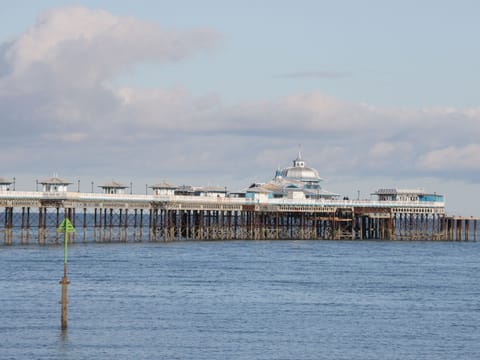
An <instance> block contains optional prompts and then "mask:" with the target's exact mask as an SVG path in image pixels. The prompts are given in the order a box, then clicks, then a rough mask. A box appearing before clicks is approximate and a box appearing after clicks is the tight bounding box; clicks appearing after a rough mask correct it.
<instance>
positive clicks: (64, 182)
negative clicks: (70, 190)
mask: <svg viewBox="0 0 480 360" xmlns="http://www.w3.org/2000/svg"><path fill="white" fill-rule="evenodd" d="M40 184H42V185H69V184H71V182H70V181H68V180H64V179H60V178H59V177H56V176H54V177H52V178H50V179H45V180H42V181H40Z"/></svg>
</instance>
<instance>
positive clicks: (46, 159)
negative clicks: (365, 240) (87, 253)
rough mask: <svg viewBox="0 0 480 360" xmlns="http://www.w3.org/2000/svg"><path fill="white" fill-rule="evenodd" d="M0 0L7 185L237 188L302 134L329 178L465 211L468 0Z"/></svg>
mask: <svg viewBox="0 0 480 360" xmlns="http://www.w3.org/2000/svg"><path fill="white" fill-rule="evenodd" d="M0 5H2V11H1V12H0V23H1V24H2V25H1V26H0V111H1V113H2V124H3V125H4V127H5V128H6V129H7V130H6V131H4V132H3V133H2V134H0V149H1V150H2V152H3V155H0V165H1V170H0V175H1V176H4V177H13V176H15V177H16V178H17V179H18V180H17V182H18V187H19V188H21V189H22V188H23V189H25V190H27V189H31V188H32V187H33V186H34V183H35V179H36V178H44V177H48V176H50V175H51V174H52V173H53V172H56V173H59V174H60V175H62V176H64V177H66V178H68V179H70V180H72V181H75V182H76V181H77V180H81V182H82V184H90V182H91V181H95V182H98V183H100V182H102V181H109V180H111V179H112V178H114V179H116V180H119V181H123V182H125V183H129V182H130V181H133V183H134V189H137V191H139V192H140V191H143V189H144V188H145V183H153V182H158V181H161V180H167V181H170V182H173V183H177V184H182V183H189V184H192V185H207V184H209V185H222V186H223V185H227V186H229V187H230V188H232V189H241V188H242V187H245V186H247V185H248V184H249V182H252V181H266V180H269V179H270V178H271V177H272V176H273V174H274V170H275V168H276V167H277V166H287V165H289V164H290V161H291V160H292V159H293V158H294V157H295V156H296V152H297V151H298V147H299V144H301V146H302V154H303V156H304V158H305V160H306V161H307V165H311V166H313V167H315V168H317V169H318V171H319V172H320V174H321V176H322V177H324V178H325V179H326V181H325V184H324V187H325V188H327V189H328V190H331V191H334V192H339V193H342V194H345V195H347V196H355V195H356V194H357V190H360V191H361V193H362V194H364V196H366V197H367V196H368V195H369V194H370V193H371V192H373V191H375V190H376V189H377V188H379V187H423V188H425V189H426V190H427V191H432V192H433V191H437V192H441V193H445V194H446V196H447V201H448V206H447V207H448V209H449V211H450V212H451V213H457V214H458V213H462V214H464V215H480V214H479V213H480V211H479V209H478V206H477V204H478V202H479V201H480V195H478V193H479V192H478V184H479V182H480V160H479V159H480V140H479V135H480V107H479V100H478V93H479V91H478V90H479V85H478V84H480V72H478V69H477V67H478V64H479V63H480V48H479V47H478V45H477V44H476V42H477V41H476V35H477V34H478V33H480V31H479V30H480V23H479V22H478V15H479V11H480V5H478V4H477V2H476V1H421V2H419V1H335V2H333V1H302V0H299V1H175V2H171V1H77V2H75V5H71V3H69V2H64V1H48V0H44V1H42V0H37V1H35V2H31V1H22V0H20V1H15V2H10V1H0ZM32 184H33V185H32ZM140 184H141V185H140Z"/></svg>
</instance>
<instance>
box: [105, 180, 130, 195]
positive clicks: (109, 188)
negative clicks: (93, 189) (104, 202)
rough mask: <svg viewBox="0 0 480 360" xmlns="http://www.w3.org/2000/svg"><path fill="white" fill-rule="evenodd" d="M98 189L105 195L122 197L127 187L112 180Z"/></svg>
mask: <svg viewBox="0 0 480 360" xmlns="http://www.w3.org/2000/svg"><path fill="white" fill-rule="evenodd" d="M99 188H101V189H102V190H103V192H104V193H105V194H113V195H115V194H117V195H122V194H125V189H127V188H128V186H126V185H123V184H122V183H119V182H117V181H113V180H112V181H111V182H109V183H106V184H103V185H100V186H99Z"/></svg>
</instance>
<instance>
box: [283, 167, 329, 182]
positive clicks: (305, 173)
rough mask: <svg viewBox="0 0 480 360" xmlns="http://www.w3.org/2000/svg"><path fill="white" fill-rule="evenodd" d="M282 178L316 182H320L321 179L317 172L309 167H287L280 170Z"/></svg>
mask: <svg viewBox="0 0 480 360" xmlns="http://www.w3.org/2000/svg"><path fill="white" fill-rule="evenodd" d="M282 177H284V178H291V179H298V180H310V181H312V180H317V181H320V180H321V178H320V176H319V175H318V172H317V170H315V169H312V168H309V167H297V166H295V167H288V168H285V169H283V170H282Z"/></svg>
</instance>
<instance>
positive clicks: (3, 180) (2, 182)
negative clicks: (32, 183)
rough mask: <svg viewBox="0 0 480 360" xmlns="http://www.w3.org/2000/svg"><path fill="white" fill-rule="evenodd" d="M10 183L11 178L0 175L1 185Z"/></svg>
mask: <svg viewBox="0 0 480 360" xmlns="http://www.w3.org/2000/svg"><path fill="white" fill-rule="evenodd" d="M11 183H12V180H7V179H5V178H3V177H0V184H1V185H10V184H11Z"/></svg>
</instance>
